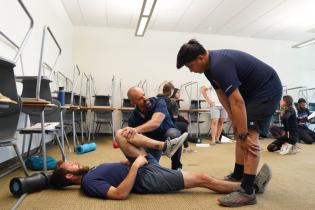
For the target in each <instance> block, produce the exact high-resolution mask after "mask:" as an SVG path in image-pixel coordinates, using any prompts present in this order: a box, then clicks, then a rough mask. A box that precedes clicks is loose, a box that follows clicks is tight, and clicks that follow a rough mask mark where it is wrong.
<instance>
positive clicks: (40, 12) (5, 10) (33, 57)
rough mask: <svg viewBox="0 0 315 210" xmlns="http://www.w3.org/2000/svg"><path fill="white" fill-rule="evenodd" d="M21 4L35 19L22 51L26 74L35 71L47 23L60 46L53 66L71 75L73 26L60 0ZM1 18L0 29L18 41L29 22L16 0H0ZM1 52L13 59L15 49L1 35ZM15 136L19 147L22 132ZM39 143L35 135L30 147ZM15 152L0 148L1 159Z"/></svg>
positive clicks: (48, 54) (50, 48) (50, 49)
mask: <svg viewBox="0 0 315 210" xmlns="http://www.w3.org/2000/svg"><path fill="white" fill-rule="evenodd" d="M24 4H25V6H26V8H27V9H28V10H29V12H30V14H31V15H32V17H33V19H34V29H33V31H32V34H31V36H30V39H29V41H28V42H27V44H26V46H25V49H24V52H23V62H24V71H25V75H37V71H38V67H39V55H40V46H41V37H42V31H43V26H44V25H48V26H49V27H50V28H51V30H52V31H53V33H54V35H55V37H56V39H57V40H58V42H59V44H60V45H61V48H62V56H61V57H60V59H59V62H58V63H57V65H56V70H61V71H62V72H63V73H65V74H66V75H69V76H71V75H72V69H73V59H72V52H73V49H72V44H73V41H72V39H73V26H72V24H71V21H70V20H69V18H68V16H67V14H66V12H65V10H64V8H63V5H62V3H61V1H51V0H24ZM0 20H1V21H0V29H1V31H3V32H4V33H5V34H7V35H8V36H9V37H10V38H11V39H12V40H14V41H15V42H16V43H21V41H22V40H23V37H24V35H25V32H26V30H27V27H28V25H29V20H28V19H27V17H26V16H25V15H24V13H23V10H22V8H20V6H19V4H18V2H17V1H12V0H1V8H0ZM47 40H48V41H47V45H46V50H45V54H44V59H45V61H47V62H48V63H49V64H51V65H52V62H53V60H54V59H55V57H56V53H57V49H56V47H55V46H54V45H53V44H52V43H53V42H52V41H51V40H50V38H48V39H47ZM0 56H1V57H5V58H8V59H12V58H13V56H14V50H13V49H12V48H11V47H9V46H8V45H7V44H5V42H4V41H3V40H2V39H0ZM15 74H16V75H21V74H22V71H21V67H20V64H19V63H18V64H17V67H16V68H15ZM18 88H19V91H21V90H20V89H21V86H20V84H18ZM23 119H24V116H23V115H21V116H20V123H19V126H23V124H24V122H23ZM17 138H18V145H19V146H20V148H21V144H22V136H20V135H17ZM38 143H39V139H38V138H37V139H35V143H33V147H35V146H37V145H38ZM14 156H15V153H14V151H13V149H11V148H0V163H1V162H3V161H5V160H7V159H10V158H12V157H14Z"/></svg>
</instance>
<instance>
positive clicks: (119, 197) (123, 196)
mask: <svg viewBox="0 0 315 210" xmlns="http://www.w3.org/2000/svg"><path fill="white" fill-rule="evenodd" d="M128 197H129V194H127V193H118V194H117V196H116V200H126V199H127V198H128Z"/></svg>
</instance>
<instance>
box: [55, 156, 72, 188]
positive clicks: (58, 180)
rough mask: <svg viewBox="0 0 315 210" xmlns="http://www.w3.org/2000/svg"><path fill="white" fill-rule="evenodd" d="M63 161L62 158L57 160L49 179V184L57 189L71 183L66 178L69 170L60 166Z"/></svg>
mask: <svg viewBox="0 0 315 210" xmlns="http://www.w3.org/2000/svg"><path fill="white" fill-rule="evenodd" d="M63 163H64V161H62V160H60V161H58V163H57V166H56V168H55V170H54V172H53V174H52V176H51V179H50V184H51V185H52V186H53V187H55V188H57V189H61V188H64V187H67V186H70V185H72V183H70V182H69V181H68V180H67V178H66V174H68V173H71V172H70V171H68V170H66V169H64V168H61V164H63Z"/></svg>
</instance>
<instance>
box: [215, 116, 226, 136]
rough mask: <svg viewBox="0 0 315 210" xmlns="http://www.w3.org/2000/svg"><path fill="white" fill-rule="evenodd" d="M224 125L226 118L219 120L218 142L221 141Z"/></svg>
mask: <svg viewBox="0 0 315 210" xmlns="http://www.w3.org/2000/svg"><path fill="white" fill-rule="evenodd" d="M223 123H224V118H219V121H218V128H217V135H216V137H215V139H216V141H218V140H219V139H220V136H221V133H222V128H223Z"/></svg>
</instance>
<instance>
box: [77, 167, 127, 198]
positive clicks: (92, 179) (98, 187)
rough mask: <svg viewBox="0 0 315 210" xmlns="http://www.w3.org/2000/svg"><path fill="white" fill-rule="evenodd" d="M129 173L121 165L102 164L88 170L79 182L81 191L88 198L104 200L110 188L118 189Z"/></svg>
mask: <svg viewBox="0 0 315 210" xmlns="http://www.w3.org/2000/svg"><path fill="white" fill-rule="evenodd" d="M128 173H129V167H128V166H127V165H124V164H121V163H104V164H100V165H98V166H96V167H94V168H92V169H90V170H89V171H88V172H87V173H86V174H85V175H84V176H83V177H82V180H81V190H82V191H83V192H84V194H86V195H87V196H90V197H98V198H106V195H107V192H108V190H109V188H110V187H111V186H113V187H118V186H119V184H120V183H121V182H122V181H123V180H124V179H125V178H126V176H127V175H128Z"/></svg>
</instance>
